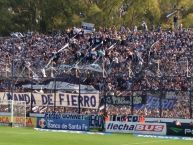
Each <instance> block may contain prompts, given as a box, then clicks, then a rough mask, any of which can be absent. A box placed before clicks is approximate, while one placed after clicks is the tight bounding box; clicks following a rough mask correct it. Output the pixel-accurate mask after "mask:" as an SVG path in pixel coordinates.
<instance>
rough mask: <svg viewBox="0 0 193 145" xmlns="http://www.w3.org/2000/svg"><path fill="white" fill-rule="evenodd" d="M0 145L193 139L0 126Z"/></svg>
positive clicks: (158, 143)
mask: <svg viewBox="0 0 193 145" xmlns="http://www.w3.org/2000/svg"><path fill="white" fill-rule="evenodd" d="M0 145H193V141H185V140H167V139H154V138H143V137H142V138H141V137H140V138H139V137H135V136H133V135H131V134H110V135H96V134H94V135H93V134H92V135H89V134H75V133H58V132H42V131H36V130H34V129H29V128H10V127H0Z"/></svg>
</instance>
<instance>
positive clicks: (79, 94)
mask: <svg viewBox="0 0 193 145" xmlns="http://www.w3.org/2000/svg"><path fill="white" fill-rule="evenodd" d="M80 83H81V73H80V69H78V114H80V113H81V111H80V109H81V106H80V96H81V92H80V91H81V84H80Z"/></svg>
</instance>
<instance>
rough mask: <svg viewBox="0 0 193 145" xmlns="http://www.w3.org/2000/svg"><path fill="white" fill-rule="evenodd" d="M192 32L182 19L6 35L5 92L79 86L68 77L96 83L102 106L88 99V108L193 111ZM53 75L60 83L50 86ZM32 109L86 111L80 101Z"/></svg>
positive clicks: (158, 113)
mask: <svg viewBox="0 0 193 145" xmlns="http://www.w3.org/2000/svg"><path fill="white" fill-rule="evenodd" d="M18 34H19V35H18ZM192 40H193V30H192V29H186V28H183V27H182V26H181V27H180V28H179V29H176V30H172V29H168V30H162V29H161V27H158V28H157V29H152V30H147V28H145V27H144V29H143V30H138V29H137V27H135V29H134V30H129V29H128V28H126V27H121V28H120V29H119V30H117V29H115V28H114V27H111V28H102V27H101V28H99V30H98V31H95V32H94V31H93V32H91V33H84V31H83V30H82V29H79V28H75V27H74V28H71V29H68V30H66V31H64V32H61V31H60V32H53V33H51V34H40V33H37V32H30V33H26V34H21V33H17V35H16V34H13V35H12V36H10V37H1V38H0V58H1V59H0V61H1V62H0V70H1V72H0V75H1V80H0V90H1V99H2V98H3V97H2V96H4V95H2V94H3V93H5V92H9V93H24V92H31V93H41V91H42V92H44V93H55V94H56V93H58V92H63V93H74V94H77V93H79V89H76V90H73V89H69V88H67V89H66V88H65V87H64V85H60V84H61V83H64V82H65V83H68V84H72V85H74V86H76V87H78V86H79V84H81V85H84V86H86V87H88V86H89V87H91V88H92V91H93V90H94V94H96V93H98V94H99V100H98V102H97V104H98V106H97V107H96V108H94V107H93V108H92V107H90V108H89V107H88V108H86V107H85V108H84V107H83V108H81V113H82V114H85V113H86V114H98V113H102V112H104V109H105V111H106V112H107V113H108V114H109V115H118V114H119V115H120V114H122V115H127V114H134V115H143V116H145V117H168V118H193V115H192V111H193V108H192V106H193V103H192V100H193V97H192V73H193V70H192V67H193V57H192V55H193V53H192V47H193V41H192ZM50 83H53V84H54V83H55V87H54V85H52V87H51V88H46V87H45V86H46V85H47V86H49V84H50ZM56 84H57V85H56ZM38 85H39V86H41V87H39V89H38V87H37V88H35V86H38ZM58 86H63V87H58ZM74 86H73V87H74ZM79 87H80V86H79ZM40 88H41V90H40ZM80 90H81V92H80V94H81V93H82V92H83V91H84V93H91V94H92V93H93V92H92V91H91V92H90V90H89V89H84V90H82V89H80ZM130 96H134V97H133V98H132V97H130ZM56 97H57V94H56ZM137 97H138V98H137ZM136 98H137V99H136ZM109 99H111V100H110V101H108V100H109ZM24 100H25V99H24ZM127 101H128V102H129V103H128V104H127V103H126V102H127ZM31 102H32V101H31ZM136 102H138V103H136ZM91 105H92V104H91ZM5 111H7V107H6V106H4V107H1V111H0V112H5ZM27 111H28V112H35V113H44V112H60V113H78V105H77V106H76V107H66V106H61V105H60V106H58V105H57V103H54V105H53V104H50V105H49V104H46V105H33V104H30V103H29V104H28V105H27Z"/></svg>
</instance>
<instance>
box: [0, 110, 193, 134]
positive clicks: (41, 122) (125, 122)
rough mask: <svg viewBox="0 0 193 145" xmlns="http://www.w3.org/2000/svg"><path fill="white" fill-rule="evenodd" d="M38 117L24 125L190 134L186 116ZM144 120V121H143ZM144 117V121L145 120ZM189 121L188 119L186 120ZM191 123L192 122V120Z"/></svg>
mask: <svg viewBox="0 0 193 145" xmlns="http://www.w3.org/2000/svg"><path fill="white" fill-rule="evenodd" d="M37 116H38V117H27V118H26V126H27V127H32V128H41V129H54V130H76V131H103V132H108V133H109V132H110V133H134V134H147V135H172V136H191V137H193V124H191V121H192V120H190V119H184V120H183V119H181V121H184V122H181V123H180V124H176V123H175V119H166V118H152V119H150V118H149V119H146V118H143V117H142V116H136V115H133V116H132V115H128V116H119V115H117V116H115V115H114V116H108V117H107V116H106V117H104V116H103V115H96V114H93V115H79V114H59V113H46V114H44V115H37ZM23 119H24V118H23V117H14V122H15V123H21V122H23ZM145 120H146V121H145ZM147 120H148V122H147ZM188 121H190V122H189V123H187V122H188ZM10 123H11V117H10V116H6V115H4V116H3V115H2V116H0V125H1V126H8V125H10ZM192 123H193V122H192Z"/></svg>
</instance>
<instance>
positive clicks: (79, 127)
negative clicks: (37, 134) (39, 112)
mask: <svg viewBox="0 0 193 145" xmlns="http://www.w3.org/2000/svg"><path fill="white" fill-rule="evenodd" d="M37 128H42V129H53V130H76V131H88V130H89V120H88V119H85V120H77V119H46V118H37Z"/></svg>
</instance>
